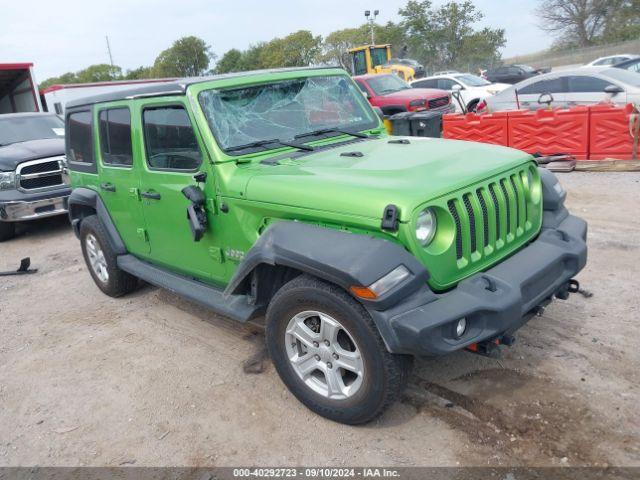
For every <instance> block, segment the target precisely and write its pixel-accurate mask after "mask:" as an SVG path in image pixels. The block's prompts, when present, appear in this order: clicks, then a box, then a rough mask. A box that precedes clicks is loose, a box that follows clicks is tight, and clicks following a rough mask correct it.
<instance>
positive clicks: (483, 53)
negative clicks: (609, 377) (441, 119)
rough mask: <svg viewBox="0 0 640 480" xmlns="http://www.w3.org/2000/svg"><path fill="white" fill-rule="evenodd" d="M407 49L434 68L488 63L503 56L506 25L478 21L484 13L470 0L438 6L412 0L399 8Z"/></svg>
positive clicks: (463, 66)
mask: <svg viewBox="0 0 640 480" xmlns="http://www.w3.org/2000/svg"><path fill="white" fill-rule="evenodd" d="M399 14H400V17H401V18H402V21H401V23H400V26H401V27H402V28H403V30H404V34H405V39H406V42H407V47H408V51H409V52H410V53H411V54H412V55H413V56H415V57H416V59H417V60H419V61H421V62H422V63H424V64H425V66H427V67H429V66H431V67H432V68H442V67H449V68H452V67H462V68H470V67H471V66H480V65H486V64H488V63H491V62H493V61H494V60H496V59H498V58H500V53H499V49H500V48H501V47H503V46H504V45H505V43H506V40H505V37H504V29H500V28H497V29H493V28H484V29H482V30H475V25H476V24H477V23H478V22H479V21H480V20H482V18H483V17H484V15H483V14H482V12H480V11H479V10H478V9H477V7H476V6H475V5H474V4H473V2H471V1H470V0H466V1H462V2H455V1H449V2H447V3H445V4H443V5H441V6H439V7H437V8H434V7H433V3H432V2H431V1H430V0H422V1H418V0H410V1H409V2H407V4H406V5H405V7H404V8H401V9H400V11H399Z"/></svg>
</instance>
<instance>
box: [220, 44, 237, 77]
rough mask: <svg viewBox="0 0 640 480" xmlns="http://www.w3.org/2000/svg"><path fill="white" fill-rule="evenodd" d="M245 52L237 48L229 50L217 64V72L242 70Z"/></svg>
mask: <svg viewBox="0 0 640 480" xmlns="http://www.w3.org/2000/svg"><path fill="white" fill-rule="evenodd" d="M242 55H243V53H242V52H241V51H240V50H238V49H237V48H232V49H231V50H228V51H227V52H226V53H225V54H224V55H223V56H222V58H221V59H220V60H219V61H218V64H217V65H216V73H228V72H236V71H238V70H240V62H241V61H242Z"/></svg>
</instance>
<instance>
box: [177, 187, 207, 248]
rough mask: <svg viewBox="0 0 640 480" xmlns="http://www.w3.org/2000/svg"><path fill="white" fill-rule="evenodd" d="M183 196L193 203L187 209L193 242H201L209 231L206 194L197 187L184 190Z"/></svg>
mask: <svg viewBox="0 0 640 480" xmlns="http://www.w3.org/2000/svg"><path fill="white" fill-rule="evenodd" d="M182 194H183V195H184V196H185V197H186V198H187V199H188V200H189V201H190V202H191V204H190V205H189V206H188V207H187V220H189V228H190V229H191V234H192V235H193V241H194V242H199V241H200V239H201V238H202V236H203V235H204V232H205V231H206V229H207V213H206V212H205V210H204V203H205V196H204V192H203V191H202V190H201V189H200V187H197V186H195V185H189V186H188V187H184V188H183V189H182Z"/></svg>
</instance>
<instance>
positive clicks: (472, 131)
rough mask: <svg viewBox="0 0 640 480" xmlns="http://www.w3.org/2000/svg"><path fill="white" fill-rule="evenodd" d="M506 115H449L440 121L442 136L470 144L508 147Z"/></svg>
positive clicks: (497, 113) (503, 113)
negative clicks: (480, 143)
mask: <svg viewBox="0 0 640 480" xmlns="http://www.w3.org/2000/svg"><path fill="white" fill-rule="evenodd" d="M507 118H508V117H507V113H506V112H496V113H487V114H483V115H476V114H475V113H467V114H464V115H463V114H449V115H444V116H443V119H442V136H443V137H444V138H452V139H456V140H467V141H470V142H482V143H493V144H496V145H505V146H506V145H508V144H509V139H508V136H507V132H508V126H507Z"/></svg>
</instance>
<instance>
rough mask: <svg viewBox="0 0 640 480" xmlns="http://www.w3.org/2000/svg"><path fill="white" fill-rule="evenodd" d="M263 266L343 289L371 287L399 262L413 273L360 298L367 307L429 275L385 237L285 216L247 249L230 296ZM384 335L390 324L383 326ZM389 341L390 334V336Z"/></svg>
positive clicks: (381, 305) (385, 304)
mask: <svg viewBox="0 0 640 480" xmlns="http://www.w3.org/2000/svg"><path fill="white" fill-rule="evenodd" d="M261 265H268V266H282V267H289V268H293V269H295V270H298V271H300V272H303V273H308V274H310V275H313V276H315V277H318V278H321V279H323V280H326V281H327V282H331V283H333V284H336V285H338V286H340V287H342V288H344V289H345V290H346V291H347V292H349V287H351V286H369V285H371V284H372V283H374V282H375V281H376V280H379V279H380V278H382V277H384V276H385V275H386V274H388V273H389V272H391V271H392V270H394V269H395V268H396V267H398V266H400V265H404V266H405V267H406V268H407V269H408V270H409V271H410V272H411V275H410V277H409V278H407V279H405V280H404V281H402V282H401V283H400V284H399V285H397V286H395V287H394V288H393V289H391V290H390V291H389V292H387V293H386V294H384V295H383V296H382V297H380V298H378V299H376V300H363V299H360V298H358V300H359V301H360V302H361V303H362V304H363V306H364V307H365V308H366V309H367V310H386V309H388V308H390V307H391V306H393V305H395V304H396V303H398V302H399V301H400V300H402V299H403V298H406V297H408V296H410V295H411V294H412V293H414V292H416V291H417V290H419V289H421V287H424V286H425V283H426V281H427V279H428V278H429V274H428V272H427V270H426V269H425V268H424V266H423V265H422V264H421V263H420V262H418V260H417V259H416V258H415V257H414V256H413V255H411V254H410V253H409V252H407V251H406V250H405V249H404V248H402V247H401V246H400V245H398V244H396V243H393V242H390V241H387V240H383V239H380V238H375V237H371V236H368V235H361V234H355V233H349V232H345V231H340V230H335V229H331V228H323V227H318V226H314V225H309V224H306V223H300V222H293V221H281V222H277V223H275V224H273V225H271V226H269V227H268V228H267V230H265V232H264V233H263V234H262V235H261V236H260V238H259V239H258V240H257V241H256V243H255V244H254V245H253V247H252V248H251V250H249V252H247V255H246V256H245V258H244V260H243V261H242V263H241V264H240V266H239V267H238V269H237V271H236V273H235V274H234V276H233V278H232V279H231V281H230V282H229V285H228V286H227V288H226V289H225V292H224V293H225V295H227V296H229V295H233V294H246V293H248V290H249V288H250V287H249V285H250V282H251V277H252V272H254V270H256V269H257V268H258V267H259V266H261ZM378 328H379V329H380V332H381V334H382V336H383V338H385V336H386V335H385V333H387V332H385V330H388V326H387V325H378ZM385 341H386V339H385Z"/></svg>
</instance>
